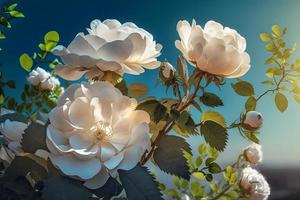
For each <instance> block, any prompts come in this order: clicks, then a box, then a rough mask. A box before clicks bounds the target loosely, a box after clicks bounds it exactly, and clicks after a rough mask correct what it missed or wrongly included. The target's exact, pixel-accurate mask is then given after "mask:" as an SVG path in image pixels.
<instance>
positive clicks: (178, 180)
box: [173, 176, 180, 188]
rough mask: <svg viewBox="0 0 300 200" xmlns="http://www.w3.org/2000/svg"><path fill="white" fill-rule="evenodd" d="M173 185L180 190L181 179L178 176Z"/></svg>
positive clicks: (175, 177)
mask: <svg viewBox="0 0 300 200" xmlns="http://www.w3.org/2000/svg"><path fill="white" fill-rule="evenodd" d="M173 183H174V185H175V186H176V187H177V188H180V179H179V178H178V177H177V176H174V178H173Z"/></svg>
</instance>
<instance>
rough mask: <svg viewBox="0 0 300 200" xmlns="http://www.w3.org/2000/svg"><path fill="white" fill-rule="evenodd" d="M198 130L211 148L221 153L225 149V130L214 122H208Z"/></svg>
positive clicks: (226, 135) (226, 137)
mask: <svg viewBox="0 0 300 200" xmlns="http://www.w3.org/2000/svg"><path fill="white" fill-rule="evenodd" d="M200 130H201V134H202V135H203V136H204V139H205V141H206V142H207V143H208V144H209V145H210V146H211V147H214V148H215V149H217V150H218V151H223V150H224V149H225V146H226V143H227V140H228V134H227V129H226V128H224V127H223V126H221V125H220V124H218V123H216V122H214V121H211V120H208V121H205V122H204V123H203V124H202V125H201V127H200Z"/></svg>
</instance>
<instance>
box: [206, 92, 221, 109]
mask: <svg viewBox="0 0 300 200" xmlns="http://www.w3.org/2000/svg"><path fill="white" fill-rule="evenodd" d="M200 101H201V102H202V103H203V104H204V105H206V106H210V107H216V106H223V105H224V104H223V102H222V100H221V99H220V97H218V96H217V95H215V94H213V93H210V92H204V93H203V95H202V96H201V97H200Z"/></svg>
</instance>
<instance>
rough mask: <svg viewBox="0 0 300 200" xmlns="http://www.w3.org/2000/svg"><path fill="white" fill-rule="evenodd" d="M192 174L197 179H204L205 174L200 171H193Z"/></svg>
mask: <svg viewBox="0 0 300 200" xmlns="http://www.w3.org/2000/svg"><path fill="white" fill-rule="evenodd" d="M192 175H193V176H194V177H195V178H196V179H199V180H203V179H205V175H204V174H203V173H202V172H194V173H193V174H192Z"/></svg>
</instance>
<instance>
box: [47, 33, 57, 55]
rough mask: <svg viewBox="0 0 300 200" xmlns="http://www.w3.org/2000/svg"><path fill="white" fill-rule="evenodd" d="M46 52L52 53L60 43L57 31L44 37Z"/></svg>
mask: <svg viewBox="0 0 300 200" xmlns="http://www.w3.org/2000/svg"><path fill="white" fill-rule="evenodd" d="M44 41H45V45H46V51H51V50H52V49H53V48H54V47H55V46H56V45H57V44H58V42H59V34H58V33H57V32H56V31H49V32H48V33H46V35H45V37H44Z"/></svg>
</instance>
